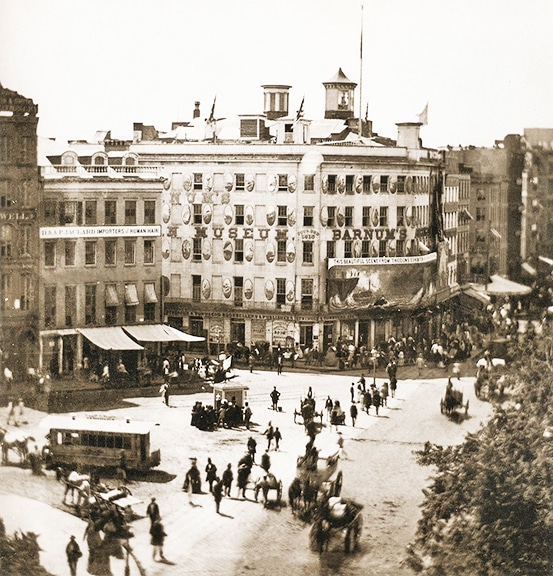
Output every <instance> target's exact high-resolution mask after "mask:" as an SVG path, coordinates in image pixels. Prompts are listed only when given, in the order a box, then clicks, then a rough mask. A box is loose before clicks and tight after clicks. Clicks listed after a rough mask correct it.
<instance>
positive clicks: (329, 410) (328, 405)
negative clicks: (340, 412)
mask: <svg viewBox="0 0 553 576" xmlns="http://www.w3.org/2000/svg"><path fill="white" fill-rule="evenodd" d="M333 406H334V402H332V398H331V397H330V396H327V398H326V401H325V410H326V420H327V422H330V415H331V414H332V407H333Z"/></svg>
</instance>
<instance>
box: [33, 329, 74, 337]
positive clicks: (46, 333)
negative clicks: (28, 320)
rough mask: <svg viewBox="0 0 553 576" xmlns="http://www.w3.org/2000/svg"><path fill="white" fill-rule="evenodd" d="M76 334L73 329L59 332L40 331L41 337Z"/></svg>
mask: <svg viewBox="0 0 553 576" xmlns="http://www.w3.org/2000/svg"><path fill="white" fill-rule="evenodd" d="M75 334H77V330H75V328H60V329H59V330H41V332H40V335H41V336H74V335H75Z"/></svg>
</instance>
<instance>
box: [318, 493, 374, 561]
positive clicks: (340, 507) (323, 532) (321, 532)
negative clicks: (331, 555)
mask: <svg viewBox="0 0 553 576" xmlns="http://www.w3.org/2000/svg"><path fill="white" fill-rule="evenodd" d="M362 509H363V505H362V504H359V503H357V502H355V501H353V500H350V499H347V498H340V497H339V496H331V497H329V498H326V499H325V500H324V501H323V503H322V505H321V507H320V508H319V510H318V512H317V515H316V517H315V520H314V522H313V524H312V526H311V530H310V531H309V546H310V548H311V550H313V551H318V552H319V554H321V553H322V552H323V550H325V549H327V548H328V544H329V542H330V540H331V539H332V536H334V535H337V534H340V533H343V534H344V551H345V552H346V554H349V553H350V552H353V551H354V550H355V549H356V548H357V544H358V542H359V538H360V536H361V530H362V528H363V515H362V514H361V510H362Z"/></svg>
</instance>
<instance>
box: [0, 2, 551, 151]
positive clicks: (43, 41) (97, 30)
mask: <svg viewBox="0 0 553 576" xmlns="http://www.w3.org/2000/svg"><path fill="white" fill-rule="evenodd" d="M361 14H363V40H364V41H363V67H362V113H363V115H364V114H365V108H366V104H367V102H368V105H369V117H370V119H371V120H372V121H373V129H374V130H375V131H376V132H378V133H379V134H380V135H383V136H390V137H392V138H395V137H396V133H397V128H396V126H395V123H396V122H406V121H416V120H417V114H418V113H420V112H421V111H422V109H423V108H424V106H425V105H426V103H427V102H428V105H429V107H428V110H429V114H428V119H429V124H428V125H427V126H424V127H423V128H422V131H421V136H422V139H423V143H424V145H425V146H443V145H445V144H452V145H457V144H462V145H469V144H474V145H476V146H492V145H493V143H494V141H495V140H496V139H501V138H503V137H504V136H505V135H506V134H509V133H522V131H523V129H524V128H530V127H553V64H552V60H553V33H552V32H551V31H552V22H553V0H520V1H519V0H364V2H363V10H361V2H360V1H359V0H278V1H274V0H273V1H272V2H269V1H268V0H196V1H191V0H93V1H92V0H0V82H1V83H2V84H3V85H4V86H5V87H7V88H10V89H12V90H16V91H17V92H20V93H21V94H23V95H24V96H27V97H29V98H32V99H33V100H34V101H35V103H37V104H38V105H39V114H40V123H39V134H40V135H41V136H51V137H54V136H55V137H61V138H87V137H90V136H92V135H93V134H94V132H95V131H96V130H107V129H111V130H112V133H113V135H115V136H116V135H117V134H121V135H122V136H123V135H126V134H130V133H132V123H133V122H144V123H146V124H154V125H155V126H156V127H157V128H158V129H160V130H168V129H169V128H170V123H171V121H173V120H189V119H191V117H192V110H193V108H194V101H195V100H199V101H200V102H201V111H202V116H203V117H207V116H208V115H209V110H210V108H211V105H212V103H213V99H214V97H215V95H216V96H217V104H216V115H217V116H219V117H229V118H230V117H232V116H236V115H237V114H255V113H262V112H263V90H262V88H261V85H262V84H288V85H291V86H292V88H291V91H290V112H291V113H295V111H296V110H297V109H298V107H299V105H300V102H301V100H302V98H303V97H304V96H305V105H304V111H305V117H306V118H321V117H322V116H323V114H324V88H323V86H322V83H323V82H325V81H327V80H329V79H330V78H331V77H332V76H334V74H335V73H336V72H337V70H338V68H339V67H341V68H342V69H343V71H344V73H345V74H346V75H347V76H348V78H349V79H350V80H352V81H354V82H357V83H359V80H360V71H361V66H360V32H361ZM355 109H356V113H358V111H359V86H358V87H357V90H356V94H355Z"/></svg>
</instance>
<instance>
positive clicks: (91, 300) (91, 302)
mask: <svg viewBox="0 0 553 576" xmlns="http://www.w3.org/2000/svg"><path fill="white" fill-rule="evenodd" d="M84 317H85V324H87V325H90V324H95V323H96V284H85V287H84Z"/></svg>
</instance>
